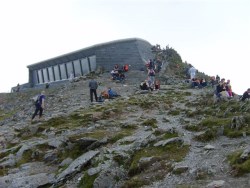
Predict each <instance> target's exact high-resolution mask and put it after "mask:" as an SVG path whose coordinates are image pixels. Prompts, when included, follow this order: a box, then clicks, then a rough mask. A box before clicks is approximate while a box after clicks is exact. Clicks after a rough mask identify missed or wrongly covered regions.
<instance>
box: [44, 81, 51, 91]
mask: <svg viewBox="0 0 250 188" xmlns="http://www.w3.org/2000/svg"><path fill="white" fill-rule="evenodd" d="M49 86H50V83H49V81H48V82H47V83H46V84H45V89H49Z"/></svg>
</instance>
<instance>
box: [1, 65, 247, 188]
mask: <svg viewBox="0 0 250 188" xmlns="http://www.w3.org/2000/svg"><path fill="white" fill-rule="evenodd" d="M145 76H146V75H145V72H143V71H135V70H131V71H129V72H128V73H127V80H126V82H125V83H124V84H121V83H116V82H114V81H111V80H110V78H109V74H108V73H104V74H102V75H97V76H96V79H97V81H99V82H100V83H101V84H100V86H99V88H98V92H99V93H100V91H101V90H103V89H105V88H106V87H112V88H113V89H114V90H116V91H117V92H118V93H119V94H121V97H119V98H116V99H113V100H106V101H105V102H104V103H95V104H91V103H90V101H89V90H88V78H87V77H86V78H82V79H80V81H78V82H75V83H73V84H72V83H63V84H60V85H53V86H51V87H50V88H49V89H48V90H46V97H47V98H46V109H45V112H44V119H43V120H42V121H38V120H37V121H35V122H34V123H31V122H30V117H31V115H32V113H33V111H34V107H33V104H32V100H31V99H32V97H34V96H35V95H36V94H37V93H39V92H40V91H41V90H39V89H31V90H27V91H22V92H20V93H11V94H1V95H0V141H1V145H0V147H1V152H0V176H1V177H0V187H13V188H14V187H69V188H72V187H95V188H98V187H99V188H103V187H117V188H118V187H124V188H125V187H147V188H149V187H157V188H158V187H162V188H163V187H164V188H165V187H179V188H186V187H249V186H250V181H249V175H248V172H249V171H250V165H249V164H250V160H249V153H250V147H249V141H250V138H249V134H250V128H249V124H250V117H249V112H250V103H249V101H246V102H245V103H242V102H239V101H238V100H237V99H231V100H229V101H221V102H220V103H214V100H213V95H212V93H213V91H212V88H209V87H208V88H204V89H190V88H189V85H188V84H187V83H185V82H184V81H183V80H182V79H177V78H176V77H169V76H168V77H167V76H166V75H164V74H163V75H160V79H161V81H162V83H163V84H162V86H161V90H159V91H153V92H149V93H148V92H146V93H145V92H140V91H139V90H138V85H139V83H140V81H141V80H143V79H145Z"/></svg>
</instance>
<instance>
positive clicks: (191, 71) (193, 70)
mask: <svg viewBox="0 0 250 188" xmlns="http://www.w3.org/2000/svg"><path fill="white" fill-rule="evenodd" d="M196 71H197V70H196V68H194V67H193V66H192V67H190V69H189V71H188V72H189V75H190V79H191V80H192V79H193V78H195V75H196Z"/></svg>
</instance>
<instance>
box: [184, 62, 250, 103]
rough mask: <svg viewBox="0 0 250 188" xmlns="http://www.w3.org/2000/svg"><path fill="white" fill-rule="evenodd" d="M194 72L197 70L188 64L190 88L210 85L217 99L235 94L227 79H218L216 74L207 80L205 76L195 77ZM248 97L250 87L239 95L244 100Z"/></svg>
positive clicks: (231, 96) (228, 97)
mask: <svg viewBox="0 0 250 188" xmlns="http://www.w3.org/2000/svg"><path fill="white" fill-rule="evenodd" d="M196 72H197V70H196V69H195V68H194V67H193V66H192V65H189V68H188V70H187V75H188V77H189V80H190V81H191V88H199V89H201V88H204V87H207V86H211V87H212V88H213V89H214V94H215V96H216V97H217V99H218V100H221V99H222V98H226V99H230V98H233V97H234V96H235V93H234V92H233V90H232V86H231V82H230V80H229V79H228V80H227V81H226V79H225V78H222V79H220V76H219V75H216V77H215V76H212V77H211V78H210V81H208V82H207V81H206V80H205V78H201V79H199V78H197V76H196ZM249 98H250V88H249V89H247V91H245V92H244V93H243V95H242V96H241V97H240V100H241V101H244V100H246V99H249Z"/></svg>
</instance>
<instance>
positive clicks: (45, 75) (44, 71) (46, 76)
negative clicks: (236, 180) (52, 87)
mask: <svg viewBox="0 0 250 188" xmlns="http://www.w3.org/2000/svg"><path fill="white" fill-rule="evenodd" d="M43 78H44V82H45V83H46V82H49V77H48V73H47V69H46V68H45V69H43Z"/></svg>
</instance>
